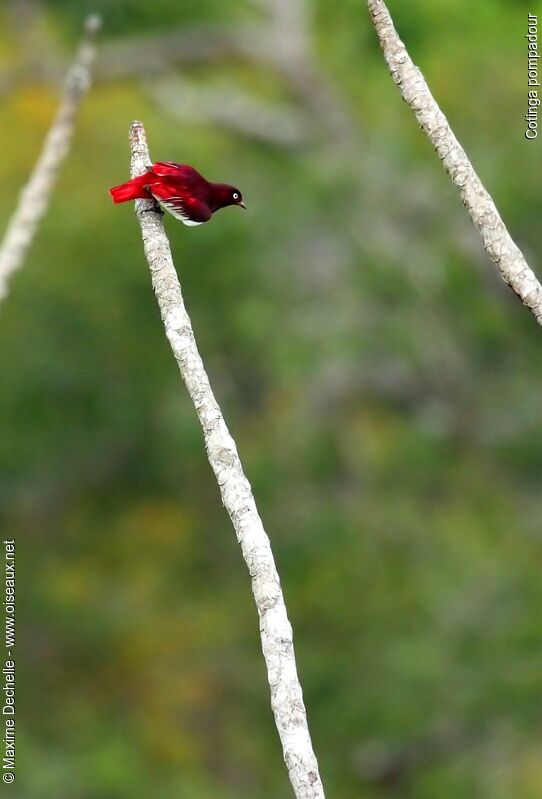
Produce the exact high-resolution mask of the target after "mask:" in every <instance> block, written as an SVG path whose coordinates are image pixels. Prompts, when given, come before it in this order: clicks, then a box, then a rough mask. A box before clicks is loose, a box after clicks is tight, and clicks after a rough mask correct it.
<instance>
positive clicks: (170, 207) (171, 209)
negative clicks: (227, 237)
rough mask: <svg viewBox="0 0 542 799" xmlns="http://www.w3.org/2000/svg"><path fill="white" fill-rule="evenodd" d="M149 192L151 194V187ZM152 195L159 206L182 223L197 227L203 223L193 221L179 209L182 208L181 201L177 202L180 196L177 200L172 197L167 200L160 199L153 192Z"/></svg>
mask: <svg viewBox="0 0 542 799" xmlns="http://www.w3.org/2000/svg"><path fill="white" fill-rule="evenodd" d="M151 194H152V189H151ZM152 196H153V197H154V199H155V200H156V202H157V203H158V205H159V206H160V208H163V209H164V211H167V212H168V213H170V214H171V216H174V217H175V219H180V220H181V222H182V223H183V225H187V226H188V227H197V225H203V222H194V220H193V219H190V217H189V216H187V215H186V214H185V213H183V211H182V210H181V209H182V206H181V203H180V202H179V200H180V198H179V199H178V200H177V198H175V200H174V199H172V198H170V199H169V200H161V199H160V198H159V197H157V196H156V195H155V194H153V195H152Z"/></svg>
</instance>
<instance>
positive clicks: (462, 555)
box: [0, 0, 542, 799]
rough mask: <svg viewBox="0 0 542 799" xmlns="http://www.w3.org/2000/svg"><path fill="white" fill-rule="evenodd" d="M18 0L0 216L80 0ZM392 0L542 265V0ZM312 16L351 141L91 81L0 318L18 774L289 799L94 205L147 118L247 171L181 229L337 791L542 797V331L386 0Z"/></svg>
mask: <svg viewBox="0 0 542 799" xmlns="http://www.w3.org/2000/svg"><path fill="white" fill-rule="evenodd" d="M16 5H17V3H12V4H6V5H5V7H4V9H3V10H2V11H1V12H0V13H1V14H2V22H3V24H2V27H1V31H2V33H1V34H0V35H1V37H2V39H0V65H1V68H2V70H4V71H5V72H6V74H7V75H8V76H10V77H9V80H7V81H6V82H5V86H4V89H3V93H2V94H1V95H0V103H1V110H2V119H3V120H4V124H3V126H2V127H1V129H0V147H1V151H2V152H3V153H4V158H3V159H2V163H1V165H0V174H1V180H2V187H3V190H2V192H1V193H0V217H1V218H2V219H3V220H6V221H7V219H8V218H9V215H10V213H11V211H12V210H13V208H14V205H15V202H16V197H17V194H18V192H19V190H20V188H21V187H22V186H23V184H24V182H25V179H26V177H27V175H28V174H29V172H30V170H31V169H32V166H33V163H34V161H35V159H36V156H37V154H38V152H39V149H40V146H41V142H42V140H43V137H44V135H45V133H46V131H47V128H48V125H49V123H50V120H51V118H52V115H53V113H54V110H55V107H56V102H57V91H56V89H55V87H54V85H51V83H50V81H49V80H46V78H45V77H44V76H43V74H40V72H39V70H37V71H36V70H27V69H26V68H25V65H27V62H28V61H29V60H33V61H34V63H35V64H36V63H37V64H38V65H39V63H40V59H41V58H42V57H43V58H45V56H47V57H51V55H52V56H54V57H55V58H57V59H61V60H62V59H67V58H68V57H69V53H70V52H71V50H72V49H73V47H74V46H75V41H76V38H77V35H78V29H79V27H80V24H81V19H82V17H83V15H84V13H85V12H86V10H87V4H86V3H82V2H76V1H75V0H50V1H49V2H43V3H41V4H40V3H30V2H27V3H25V4H24V5H25V10H26V12H27V14H28V16H27V17H25V20H26V21H25V25H24V28H23V29H21V27H20V20H19V22H18V21H17V20H18V19H19V17H18V15H17V13H16V11H19V10H20V8H19V6H17V9H16V8H15V6H16ZM22 5H23V4H21V6H22ZM390 6H391V8H392V11H393V13H394V14H396V20H397V24H398V27H399V29H400V32H401V33H402V35H403V37H404V38H405V40H406V42H407V44H408V46H409V48H410V49H411V51H412V54H413V56H414V57H415V59H416V61H417V63H418V64H419V65H420V66H421V67H422V69H423V70H424V72H425V74H426V76H427V77H428V79H429V81H430V84H431V86H432V89H433V91H434V93H435V95H436V96H437V97H438V98H439V100H440V101H441V103H442V106H443V108H444V110H445V111H446V113H447V114H448V115H449V118H450V121H451V123H452V125H453V127H454V129H455V130H456V133H457V134H458V136H459V137H460V139H461V140H462V142H463V144H464V145H465V147H466V149H467V151H468V152H469V153H470V155H471V157H472V159H473V162H474V164H475V167H476V168H477V169H478V170H479V172H480V174H481V176H482V179H483V180H484V181H485V183H486V184H487V187H488V189H489V190H490V191H491V192H492V194H493V196H494V198H495V200H496V202H497V204H498V206H499V208H500V209H501V211H502V213H503V216H504V218H505V220H506V221H507V223H508V224H509V227H510V230H511V232H512V234H513V236H514V237H515V238H516V240H517V242H518V244H519V245H520V246H521V247H522V248H523V249H524V251H525V252H526V254H527V257H528V258H529V259H530V260H531V261H533V262H534V261H536V260H538V261H540V257H539V256H540V253H539V251H538V249H537V245H538V243H539V230H540V221H539V220H540V217H541V214H542V195H541V192H540V180H539V171H538V164H539V159H540V146H539V143H538V141H536V142H534V143H527V142H526V141H525V140H524V138H523V121H522V120H523V115H524V113H525V111H526V107H525V98H526V87H525V78H526V63H525V41H524V39H523V34H524V30H525V17H526V13H527V10H530V11H533V10H534V9H533V8H531V7H529V9H528V8H527V5H526V4H523V3H518V2H515V1H514V2H512V1H511V0H509V2H504V0H501V1H500V2H496V0H491V2H490V0H486V1H485V2H483V1H481V2H479V3H477V4H475V5H473V4H472V3H470V2H467V0H460V2H454V3H452V2H440V3H439V4H435V3H434V2H430V0H411V2H409V3H407V4H405V3H403V4H400V3H398V2H393V3H391V2H390ZM96 9H97V10H100V11H102V12H103V14H104V33H103V38H104V40H107V41H108V46H111V43H113V45H114V44H115V43H116V42H118V43H119V45H120V44H126V43H128V44H129V42H130V37H132V36H133V35H135V34H138V35H139V34H141V33H142V32H147V33H154V34H160V32H161V31H166V30H170V29H171V27H172V26H183V25H191V24H193V23H198V24H206V23H211V24H213V25H216V24H217V23H223V22H224V23H228V24H231V25H233V27H234V28H236V27H237V26H238V25H240V24H241V20H243V21H245V20H249V21H250V22H251V23H253V24H256V23H258V21H260V24H262V25H264V26H265V21H264V19H263V18H262V17H261V16H259V15H258V14H257V13H256V11H255V10H254V4H252V5H251V4H250V3H249V2H246V3H244V4H241V3H239V4H231V3H219V2H218V0H205V2H202V0H200V1H199V2H198V3H195V2H193V3H184V4H180V3H178V2H176V0H155V2H153V3H152V4H147V3H143V2H138V0H117V2H115V3H105V2H97V3H96ZM309 22H310V26H311V27H310V45H311V53H312V55H311V57H312V58H313V59H314V61H315V63H318V65H319V68H320V69H321V70H322V72H323V74H324V76H325V77H326V79H327V80H328V81H329V84H330V85H331V86H332V87H333V91H334V92H335V95H336V102H337V103H338V104H339V105H340V106H341V107H342V109H343V111H344V117H345V119H346V120H347V124H348V125H349V127H350V137H347V138H348V142H344V141H343V142H338V141H337V140H336V139H335V138H334V137H333V136H332V135H330V134H329V133H328V134H327V135H326V134H325V133H323V134H322V135H316V136H315V137H314V139H312V138H309V139H308V140H307V142H306V143H304V144H302V145H300V146H298V147H294V148H290V149H288V148H284V147H279V146H277V145H274V144H272V143H265V142H261V141H259V142H256V141H254V140H253V139H251V138H250V137H248V136H243V135H241V134H240V133H239V132H235V131H233V132H232V131H230V130H228V129H226V128H225V127H223V126H221V125H220V124H213V123H212V122H205V121H199V122H198V121H196V122H194V121H193V120H190V119H188V118H187V121H186V123H184V124H179V122H178V121H176V120H172V118H171V116H170V115H169V114H168V111H167V109H166V108H164V107H161V106H160V105H159V104H158V103H157V102H156V101H155V98H154V95H153V81H158V80H159V79H160V76H159V75H150V76H149V77H148V78H147V79H146V81H142V79H141V76H133V77H130V76H126V77H124V78H123V79H122V80H120V79H119V80H112V79H111V80H108V79H107V76H106V75H102V77H101V78H100V80H99V81H98V82H97V83H96V85H95V86H94V87H93V89H92V91H91V94H90V95H89V98H88V100H87V101H86V103H85V105H84V107H83V109H82V113H81V115H80V118H79V120H78V125H77V132H76V135H75V139H74V143H73V149H72V152H71V154H70V156H69V159H68V161H67V162H66V164H65V166H64V168H63V170H62V175H61V179H60V182H59V185H58V187H57V190H56V192H55V195H54V199H53V202H52V206H51V209H50V212H49V214H48V215H47V217H46V219H45V222H44V224H43V227H42V229H41V230H40V233H39V236H38V238H37V240H36V241H35V243H34V245H33V248H32V251H31V253H30V256H29V259H28V263H27V264H26V265H25V268H24V270H23V271H22V272H21V273H20V274H18V275H17V277H16V279H15V280H14V281H13V285H12V292H11V294H10V297H9V299H8V300H7V301H6V302H5V303H3V305H2V307H1V308H0V361H1V363H2V380H1V382H0V418H1V419H2V433H1V436H0V470H1V474H2V481H1V485H0V507H1V512H2V530H3V532H4V537H6V536H8V537H15V538H16V541H17V553H18V562H17V566H18V634H19V638H18V644H17V667H18V678H19V684H18V717H17V721H18V736H19V737H18V781H17V786H18V790H19V791H20V793H19V794H18V795H20V796H25V797H33V799H58V797H63V796H66V797H70V799H124V798H126V799H128V797H130V799H133V797H135V796H137V797H154V796H160V797H161V799H173V798H174V797H175V799H185V798H186V799H211V797H212V798H213V799H233V797H235V799H237V798H238V797H250V799H279V797H284V796H288V795H290V787H289V785H288V782H287V776H286V772H285V769H284V767H283V764H282V762H281V753H280V747H279V744H278V739H277V735H276V732H275V729H274V725H273V720H272V717H271V714H270V709H269V700H268V688H267V685H266V676H265V671H264V666H263V661H262V657H261V653H260V648H259V638H258V633H257V618H256V614H255V610H254V608H253V603H252V598H251V594H250V586H249V580H248V577H247V574H246V571H245V567H244V564H243V563H242V559H241V556H240V553H239V551H238V546H237V543H236V541H235V537H234V535H233V532H232V529H231V526H230V523H229V520H228V519H227V517H226V514H225V513H224V510H223V508H222V507H221V505H220V501H219V497H218V492H217V489H216V485H215V483H214V478H213V477H212V474H211V472H210V469H209V466H208V463H207V461H206V458H205V453H204V450H203V446H202V440H201V434H200V431H199V429H198V426H197V423H196V420H195V416H194V412H193V408H192V406H191V404H190V402H189V400H188V399H187V397H186V395H185V392H184V390H183V386H182V384H181V381H180V379H179V375H178V373H177V369H176V366H175V363H174V361H173V359H172V357H171V354H170V352H169V348H168V345H167V341H166V339H165V337H164V334H163V329H162V325H161V323H160V319H159V315H158V311H157V308H156V303H155V301H154V298H153V296H152V291H151V288H150V280H149V275H148V271H147V267H146V264H145V262H144V259H143V254H142V248H141V241H140V236H139V231H138V226H137V224H136V223H135V220H134V217H133V214H132V210H131V208H130V207H128V206H121V207H113V205H112V204H111V202H110V199H109V197H108V194H107V188H108V187H109V186H111V185H114V184H117V183H120V182H121V181H122V180H123V179H124V178H125V176H126V175H127V173H128V160H129V152H128V146H127V130H128V126H129V124H130V122H131V121H132V119H134V118H139V119H142V120H143V121H144V123H145V126H146V129H147V132H148V135H149V138H150V146H151V153H152V155H153V156H154V158H155V159H156V160H158V159H160V158H162V159H172V160H179V161H186V162H188V163H192V164H194V165H196V166H197V167H198V168H199V169H201V170H202V172H203V173H204V174H206V175H208V176H209V177H210V178H215V179H217V180H225V181H231V182H235V183H236V184H237V185H239V186H240V187H241V188H242V190H243V194H244V196H245V197H246V199H247V202H248V205H249V211H248V212H247V214H243V213H238V212H237V211H236V210H235V209H228V210H225V211H223V212H221V213H220V215H218V216H217V217H216V218H215V219H214V220H213V221H212V223H211V224H209V225H205V226H203V227H202V228H198V229H197V230H191V229H187V228H185V227H183V226H182V225H180V224H179V223H176V222H175V221H174V220H172V219H171V218H168V219H166V226H167V230H168V233H169V235H170V239H171V243H172V247H173V251H174V256H175V260H176V264H177V267H178V269H179V272H180V274H181V278H182V284H183V289H184V293H185V297H186V301H187V305H188V307H189V310H190V312H191V315H192V319H193V323H194V327H195V330H196V334H197V336H198V341H199V345H200V349H201V351H202V354H203V356H204V359H205V362H206V364H207V367H208V371H209V374H210V376H211V379H212V383H213V386H214V388H215V391H216V394H217V396H218V398H219V401H220V402H221V404H222V407H223V409H224V411H225V415H226V418H227V419H228V421H229V423H230V425H231V428H232V432H233V434H234V436H235V438H236V440H237V442H238V445H239V449H240V453H241V456H242V459H243V462H244V464H245V468H246V471H247V474H248V476H249V478H250V479H251V481H252V484H253V488H254V492H255V495H256V498H257V501H258V504H259V508H260V512H261V515H262V517H263V519H264V522H265V525H266V528H267V530H268V532H269V534H270V536H271V539H272V543H273V547H274V551H275V555H276V559H277V562H278V566H279V570H280V572H281V576H282V582H283V587H284V590H285V594H286V599H287V602H288V606H289V611H290V615H291V618H292V622H293V625H294V630H295V635H296V646H297V654H298V660H299V666H300V671H301V677H302V682H303V686H304V691H305V699H306V704H307V707H308V712H309V720H310V724H311V729H312V734H313V739H314V743H315V747H316V749H317V753H318V755H319V759H320V765H321V771H322V777H323V780H324V784H325V786H326V788H327V794H328V795H329V796H330V797H335V799H351V798H352V797H359V798H360V799H384V798H387V797H395V796H397V797H399V796H400V797H403V798H407V797H411V798H412V799H434V797H437V796H438V797H439V799H464V797H469V796H475V797H478V799H510V797H514V799H537V798H538V797H540V796H541V795H542V764H541V761H540V757H539V750H540V745H541V736H540V694H541V690H542V648H541V647H542V636H541V633H540V606H541V602H542V583H541V581H540V568H541V527H540V519H541V516H542V498H541V493H540V480H541V478H542V434H541V430H542V404H541V403H540V400H539V397H540V391H541V384H542V340H541V336H540V330H539V329H538V328H537V327H536V325H535V323H534V321H533V319H532V318H531V317H530V315H529V314H528V312H527V311H525V310H524V309H523V308H522V307H521V306H520V304H519V303H517V302H516V300H515V299H514V297H513V296H512V294H511V293H510V292H509V291H508V289H507V288H506V287H505V286H504V285H503V284H502V283H501V282H500V279H499V277H498V275H497V272H496V270H495V268H494V266H493V265H492V264H490V263H489V262H488V259H487V257H486V256H485V253H484V252H483V250H482V248H481V245H480V242H479V240H478V239H477V235H476V233H475V232H474V231H473V229H472V228H471V226H470V222H469V220H468V218H467V216H466V214H465V212H464V211H463V209H462V208H461V206H460V203H459V201H458V198H457V196H456V193H455V191H454V189H453V187H452V186H451V185H449V182H448V179H447V178H446V176H445V175H444V174H443V173H442V172H441V168H440V165H439V163H438V160H437V159H436V158H435V156H434V154H433V152H432V151H431V149H430V147H429V145H428V144H427V142H426V141H425V139H424V137H423V135H422V134H421V133H420V131H419V130H418V129H417V127H416V124H415V122H414V120H413V118H412V115H411V113H410V111H409V110H408V109H407V108H406V106H405V105H404V104H403V103H402V102H401V101H400V98H399V95H398V93H397V90H396V88H395V87H394V86H393V84H392V81H391V79H390V77H389V75H388V74H387V71H386V69H385V65H384V62H383V59H382V56H381V54H380V51H379V49H378V46H377V44H376V41H375V35H374V31H373V30H372V27H371V24H370V22H369V19H368V16H367V13H366V11H365V8H364V3H363V2H361V0H344V2H342V3H340V4H337V3H336V2H333V0H318V2H317V3H315V4H314V18H313V19H311V20H309ZM18 26H19V27H18ZM26 37H30V38H29V39H27V38H26ZM29 40H31V41H32V42H33V45H34V49H33V50H32V52H29V50H28V47H27V45H26V44H25V42H27V41H29ZM13 65H16V67H17V68H16V69H15V71H14V72H13ZM170 69H171V70H177V69H178V67H176V66H172V67H171V68H170ZM184 72H185V77H188V78H190V79H193V80H196V81H197V80H202V81H205V80H207V77H208V75H207V73H208V72H209V73H214V74H215V75H216V74H218V75H219V76H220V77H221V79H223V80H226V81H231V82H232V83H233V82H237V83H240V84H241V85H242V86H243V87H245V88H248V89H250V91H252V92H253V93H255V94H256V95H257V94H258V93H259V92H261V96H263V97H265V96H266V92H268V91H269V81H270V80H271V76H270V74H267V73H270V72H271V68H270V67H269V68H268V69H267V70H266V69H265V68H262V66H261V65H255V64H254V63H253V62H252V61H251V60H250V59H243V58H241V59H223V60H221V61H219V62H218V63H217V64H213V65H211V64H210V65H209V66H208V67H205V66H204V67H203V68H202V65H201V64H200V65H198V66H197V67H194V68H189V67H186V69H185V70H184ZM12 73H13V74H12ZM273 80H274V81H276V84H277V86H278V87H279V88H278V90H277V92H276V94H277V95H278V96H279V97H280V98H281V99H282V100H284V102H286V103H289V104H291V105H292V106H294V107H295V104H296V102H300V101H299V99H297V100H296V98H295V96H293V95H292V92H291V91H290V90H289V89H288V87H284V86H283V83H282V78H281V77H280V75H278V76H277V75H276V74H275V75H274V77H273ZM281 87H282V88H281ZM180 100H181V98H179V101H180ZM321 121H322V122H323V121H324V120H321ZM315 127H317V126H315ZM536 256H538V257H536Z"/></svg>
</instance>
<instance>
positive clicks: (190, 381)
mask: <svg viewBox="0 0 542 799" xmlns="http://www.w3.org/2000/svg"><path fill="white" fill-rule="evenodd" d="M130 146H131V151H132V166H131V173H132V177H136V176H137V175H141V174H143V173H144V172H145V170H146V168H147V166H148V165H149V164H150V163H151V161H150V157H149V150H148V147H147V141H146V136H145V131H144V128H143V125H142V124H141V123H140V122H134V123H133V125H132V127H131V130H130ZM136 212H137V217H138V219H139V223H140V225H141V233H142V236H143V247H144V250H145V255H146V257H147V261H148V263H149V267H150V270H151V277H152V285H153V288H154V292H155V294H156V299H157V300H158V305H159V307H160V313H161V316H162V321H163V323H164V327H165V332H166V336H167V338H168V340H169V343H170V345H171V349H172V351H173V355H174V356H175V360H176V361H177V364H178V366H179V370H180V372H181V376H182V378H183V380H184V383H185V385H186V388H187V389H188V393H189V394H190V397H191V399H192V402H193V403H194V407H195V409H196V413H197V415H198V418H199V421H200V423H201V426H202V429H203V436H204V439H205V447H206V450H207V457H208V459H209V463H210V464H211V467H212V469H213V471H214V473H215V476H216V479H217V482H218V486H219V488H220V493H221V496H222V502H223V503H224V506H225V507H226V510H227V511H228V513H229V516H230V518H231V520H232V523H233V526H234V529H235V533H236V535H237V539H238V541H239V544H240V545H241V551H242V553H243V557H244V559H245V561H246V564H247V566H248V570H249V572H250V576H251V579H252V591H253V594H254V599H255V601H256V607H257V609H258V614H259V617H260V634H261V639H262V649H263V654H264V658H265V662H266V665H267V675H268V680H269V685H270V688H271V707H272V709H273V713H274V715H275V723H276V725H277V729H278V733H279V736H280V740H281V743H282V748H283V753H284V760H285V762H286V765H287V767H288V773H289V776H290V781H291V783H292V786H293V788H294V792H295V795H296V797H297V799H324V789H323V787H322V783H321V781H320V776H319V773H318V763H317V761H316V756H315V754H314V751H313V748H312V743H311V738H310V734H309V728H308V725H307V716H306V712H305V706H304V704H303V694H302V691H301V685H300V683H299V679H298V676H297V668H296V662H295V654H294V645H293V637H292V627H291V625H290V622H289V620H288V615H287V612H286V606H285V604H284V597H283V595H282V589H281V586H280V580H279V575H278V573H277V569H276V566H275V561H274V558H273V553H272V551H271V545H270V542H269V538H268V537H267V534H266V532H265V530H264V528H263V525H262V521H261V519H260V517H259V515H258V510H257V508H256V503H255V501H254V497H253V495H252V490H251V487H250V484H249V482H248V480H247V479H246V477H245V475H244V473H243V467H242V465H241V461H240V460H239V455H238V453H237V448H236V445H235V442H234V440H233V438H232V437H231V435H230V433H229V430H228V428H227V426H226V423H225V421H224V418H223V416H222V412H221V410H220V408H219V406H218V403H217V401H216V399H215V397H214V395H213V392H212V389H211V386H210V384H209V379H208V377H207V373H206V371H205V367H204V365H203V361H202V359H201V356H200V354H199V352H198V348H197V345H196V341H195V338H194V331H193V329H192V324H191V322H190V318H189V316H188V313H187V311H186V308H185V305H184V300H183V296H182V293H181V287H180V284H179V279H178V277H177V273H176V271H175V266H174V264H173V259H172V257H171V249H170V246H169V241H168V238H167V236H166V234H165V231H164V227H163V224H162V219H161V216H160V214H158V213H156V209H155V206H154V203H153V202H152V201H149V200H140V201H138V202H137V204H136Z"/></svg>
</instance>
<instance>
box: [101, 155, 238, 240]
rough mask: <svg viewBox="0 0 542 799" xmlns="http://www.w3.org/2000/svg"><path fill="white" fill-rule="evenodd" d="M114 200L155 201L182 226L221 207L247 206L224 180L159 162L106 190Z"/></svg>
mask: <svg viewBox="0 0 542 799" xmlns="http://www.w3.org/2000/svg"><path fill="white" fill-rule="evenodd" d="M109 193H110V194H111V196H112V198H113V201H114V202H115V203H124V202H127V201H128V200H138V199H141V200H152V199H154V200H156V202H157V203H159V204H160V206H161V207H162V208H163V209H164V210H166V211H169V213H170V214H172V215H173V216H174V217H175V218H176V219H180V220H181V222H183V223H184V224H185V225H201V224H203V222H208V221H209V219H210V218H211V216H212V215H213V214H214V213H215V211H218V210H219V209H220V208H226V206H228V205H238V206H240V207H241V208H246V206H245V204H244V202H243V197H242V195H241V192H240V191H239V189H236V188H235V186H230V185H229V184H227V183H211V182H210V181H208V180H206V179H205V178H204V177H203V175H200V173H199V172H198V171H197V169H194V167H193V166H188V164H176V163H175V162H174V161H158V162H157V163H156V164H153V165H152V166H150V167H149V168H148V170H147V172H146V173H145V174H144V175H140V176H139V177H137V178H132V180H129V181H128V183H123V184H122V185H121V186H114V187H113V188H112V189H109Z"/></svg>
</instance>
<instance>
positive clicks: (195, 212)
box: [147, 181, 212, 226]
mask: <svg viewBox="0 0 542 799" xmlns="http://www.w3.org/2000/svg"><path fill="white" fill-rule="evenodd" d="M147 188H148V191H150V193H151V194H152V196H153V197H154V199H155V200H156V201H157V202H158V203H160V205H161V206H162V208H164V209H165V210H166V211H169V213H170V214H172V215H173V216H174V217H175V218H176V219H180V220H181V222H183V223H184V224H185V225H191V226H195V225H201V224H203V222H207V221H208V220H209V219H210V218H211V216H212V213H211V209H210V208H209V206H208V205H207V203H205V202H203V200H200V199H199V198H198V197H194V196H192V195H191V194H190V193H189V191H185V190H183V189H185V187H184V186H183V185H182V184H181V183H180V182H175V184H173V183H165V182H163V181H156V182H149V184H148V186H147ZM186 188H188V187H186Z"/></svg>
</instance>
